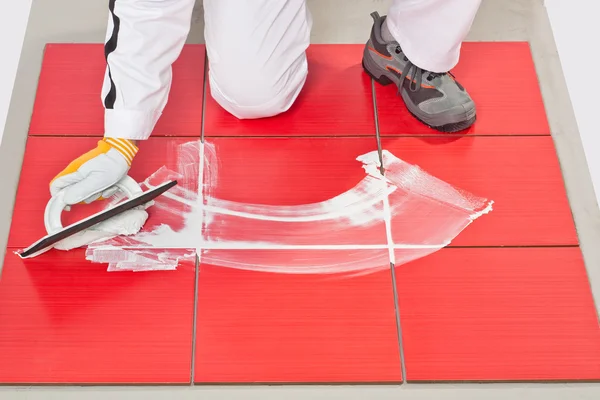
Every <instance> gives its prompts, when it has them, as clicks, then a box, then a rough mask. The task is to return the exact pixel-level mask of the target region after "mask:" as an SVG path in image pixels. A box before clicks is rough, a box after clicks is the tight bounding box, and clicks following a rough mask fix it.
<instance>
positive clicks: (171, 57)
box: [102, 0, 481, 140]
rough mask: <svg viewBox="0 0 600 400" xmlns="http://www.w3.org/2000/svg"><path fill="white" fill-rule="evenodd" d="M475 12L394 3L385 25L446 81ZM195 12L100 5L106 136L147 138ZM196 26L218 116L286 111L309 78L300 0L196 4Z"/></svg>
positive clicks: (129, 0) (413, 0) (415, 1)
mask: <svg viewBox="0 0 600 400" xmlns="http://www.w3.org/2000/svg"><path fill="white" fill-rule="evenodd" d="M480 2H481V0H393V2H392V5H391V7H390V9H389V11H388V13H387V15H388V17H387V21H388V22H387V23H388V27H389V30H390V33H391V34H392V35H393V36H394V38H395V39H396V40H397V41H398V43H399V44H400V45H401V47H402V48H403V50H404V52H405V54H406V55H407V57H408V58H409V59H410V60H411V61H412V62H413V64H415V65H417V66H419V67H421V68H423V69H426V70H429V71H433V72H445V71H448V70H450V69H452V68H453V67H454V66H455V65H456V63H457V62H458V59H459V53H460V47H461V43H462V41H463V40H464V38H465V36H466V35H467V33H468V31H469V29H470V27H471V24H472V22H473V19H474V17H475V14H476V13H477V9H478V8H479V4H480ZM194 3H195V0H109V10H110V12H109V19H108V29H107V34H106V46H105V53H106V59H107V69H106V75H105V79H104V85H103V88H102V102H103V103H104V107H105V110H106V111H105V136H107V137H120V138H128V139H137V140H143V139H147V138H148V137H149V136H150V135H151V133H152V130H153V129H154V126H155V125H156V122H157V121H158V119H159V118H160V116H161V113H162V111H163V109H164V107H165V105H166V103H167V100H168V96H169V90H170V87H171V81H172V70H171V65H172V64H173V62H174V61H175V60H176V59H177V58H178V57H179V54H180V52H181V50H182V48H183V45H184V43H185V40H186V37H187V35H188V32H189V29H190V22H191V16H192V9H193V7H194ZM365 18H369V19H370V16H369V15H365ZM204 19H205V39H206V49H207V53H208V61H209V66H210V67H209V74H208V78H209V82H210V94H211V95H212V97H213V98H214V99H215V100H216V101H217V102H218V103H219V104H220V105H221V107H223V108H224V109H225V110H227V111H228V112H229V113H231V114H233V115H234V116H236V117H237V118H240V119H242V118H263V117H269V116H273V115H277V114H279V113H281V112H284V111H286V110H287V109H289V107H290V106H291V105H292V104H293V102H294V100H295V99H296V97H297V96H298V94H299V92H300V91H301V90H302V87H303V85H304V82H305V80H306V76H307V74H308V65H307V59H306V49H307V47H308V46H309V43H310V32H311V27H312V18H311V14H310V12H309V10H308V7H307V5H306V0H204ZM369 34H370V31H366V32H365V42H366V41H367V39H368V37H369ZM358 62H360V60H357V63H358ZM198 73H202V72H201V71H198Z"/></svg>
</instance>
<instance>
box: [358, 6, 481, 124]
mask: <svg viewBox="0 0 600 400" xmlns="http://www.w3.org/2000/svg"><path fill="white" fill-rule="evenodd" d="M371 16H372V17H373V20H374V24H373V28H372V29H371V37H370V38H369V41H368V42H367V44H366V46H365V50H364V54H363V60H362V65H363V68H364V69H365V71H366V72H367V73H368V74H369V75H370V76H371V77H372V78H373V79H375V80H376V81H377V82H378V83H380V84H382V85H389V84H390V83H394V84H395V85H396V86H398V92H399V93H400V95H401V96H402V99H403V100H404V104H406V107H407V108H408V111H409V112H410V113H411V114H412V115H413V116H414V117H415V118H417V119H418V120H419V121H421V122H422V123H424V124H425V125H427V126H429V127H431V128H433V129H436V130H438V131H442V132H457V131H461V130H463V129H466V128H468V127H470V126H471V125H472V124H473V123H474V122H475V119H476V112H475V103H474V102H473V100H472V99H471V97H470V96H469V94H468V93H467V91H466V90H465V88H464V87H463V86H462V85H461V84H460V83H458V82H457V81H456V79H455V78H454V76H453V75H452V74H451V73H450V72H447V73H433V72H429V71H425V70H423V69H421V68H419V67H417V66H416V65H414V64H413V63H411V62H410V61H409V60H408V58H406V56H405V55H404V53H403V52H402V49H401V48H400V46H399V45H398V43H397V42H396V41H393V42H385V41H384V40H383V39H382V36H381V25H382V24H383V22H384V21H385V16H383V17H380V16H379V14H378V13H377V12H374V13H372V14H371Z"/></svg>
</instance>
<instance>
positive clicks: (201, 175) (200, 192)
mask: <svg viewBox="0 0 600 400" xmlns="http://www.w3.org/2000/svg"><path fill="white" fill-rule="evenodd" d="M207 75H208V54H207V52H206V47H205V48H204V80H203V82H202V85H203V86H202V110H201V112H202V122H201V124H200V157H199V160H198V163H199V165H198V202H199V204H200V207H202V205H203V204H204V197H203V195H204V121H206V114H205V111H206V87H207V84H206V82H207V79H208V78H207ZM200 215H201V218H202V215H203V213H201V214H200ZM203 224H204V222H203V221H201V222H200V230H202V225H203ZM200 234H201V235H202V232H200ZM199 251H201V249H196V271H195V281H194V312H193V315H194V316H193V318H194V320H193V324H192V368H191V370H190V385H191V386H194V377H195V375H196V339H197V338H196V332H197V326H198V286H199V281H200V258H201V257H202V254H201V253H199Z"/></svg>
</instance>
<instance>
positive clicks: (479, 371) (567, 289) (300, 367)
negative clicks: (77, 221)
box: [0, 42, 600, 384]
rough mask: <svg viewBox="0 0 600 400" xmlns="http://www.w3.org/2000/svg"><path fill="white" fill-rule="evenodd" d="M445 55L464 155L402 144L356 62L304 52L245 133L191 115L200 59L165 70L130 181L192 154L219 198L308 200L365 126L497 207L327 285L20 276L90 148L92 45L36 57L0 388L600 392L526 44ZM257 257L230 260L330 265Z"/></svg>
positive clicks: (200, 273)
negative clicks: (168, 82) (435, 385)
mask: <svg viewBox="0 0 600 400" xmlns="http://www.w3.org/2000/svg"><path fill="white" fill-rule="evenodd" d="M463 49H464V50H463V56H462V59H461V62H460V64H459V65H458V66H457V67H456V70H455V74H456V75H457V77H458V79H460V80H461V81H462V82H463V83H464V84H465V86H466V87H467V88H468V90H469V91H470V92H471V93H472V96H473V97H474V99H475V101H476V103H477V106H478V110H479V119H478V121H477V123H476V124H475V125H474V126H473V127H472V128H471V129H470V130H469V131H468V132H466V133H465V134H463V135H447V134H439V133H437V132H435V131H432V130H430V129H429V128H426V127H424V126H423V125H420V124H419V123H417V122H415V121H414V120H413V119H412V118H411V117H410V115H409V114H408V112H407V111H406V109H405V108H404V106H403V105H402V104H401V101H400V99H399V98H398V97H397V96H396V93H395V88H393V87H379V86H372V84H371V81H370V79H369V78H368V77H367V76H366V75H365V74H364V73H363V72H362V69H361V67H360V57H361V53H362V45H313V46H311V47H310V48H309V51H308V55H309V62H310V74H309V79H308V81H307V84H306V87H305V89H304V91H303V92H302V94H301V95H300V97H299V99H298V101H297V102H296V103H295V104H294V105H293V106H292V108H291V109H290V110H289V112H287V113H286V114H283V115H281V116H277V117H274V118H270V119H264V120H255V121H239V120H236V119H235V118H233V117H231V116H230V115H228V114H227V113H225V112H224V111H223V110H222V109H221V108H220V107H219V106H218V105H217V104H216V103H215V102H214V101H213V100H212V98H211V97H210V95H205V93H209V92H208V91H207V92H204V90H209V88H208V87H206V88H205V86H208V84H207V83H205V81H204V73H205V53H204V47H203V46H201V45H188V46H186V48H185V50H184V51H183V54H182V56H181V58H180V59H179V60H178V61H177V63H176V64H175V65H174V82H173V89H172V94H171V101H170V103H169V105H168V106H167V109H166V110H165V113H164V115H163V117H162V119H161V121H160V123H159V124H158V126H157V127H156V130H155V132H154V135H153V137H152V138H151V139H149V140H148V141H147V142H145V143H142V144H141V146H140V153H139V157H138V158H137V159H136V161H135V163H134V167H133V169H132V171H131V176H133V177H134V178H138V179H140V178H143V177H145V176H147V174H148V173H150V172H153V171H154V170H156V168H157V167H158V166H160V165H163V164H164V159H165V154H166V152H167V150H168V148H169V147H170V146H172V145H174V144H177V143H181V142H185V141H188V140H192V139H194V138H195V140H198V139H200V138H201V136H202V135H204V138H205V141H206V142H207V143H211V144H213V145H214V146H216V147H217V148H218V150H219V151H218V154H219V162H220V164H221V166H222V167H223V171H224V175H223V180H222V181H220V183H219V186H218V191H219V192H220V195H221V197H226V198H227V199H230V200H232V201H243V202H252V203H261V204H273V205H295V204H305V203H310V202H318V201H322V200H324V199H327V198H330V197H332V196H334V195H336V194H339V193H340V192H342V191H344V190H347V189H348V188H350V187H352V186H353V185H354V184H355V183H356V182H357V181H358V180H359V179H360V176H361V175H363V174H364V173H363V171H362V170H361V168H357V164H356V161H355V157H356V156H357V155H359V154H363V153H366V152H369V151H373V150H377V140H376V135H377V132H376V124H375V118H377V119H378V122H379V133H380V135H381V144H382V147H383V148H384V149H387V150H390V151H391V152H392V153H394V154H395V155H396V156H398V157H401V158H402V159H404V160H405V161H407V162H410V163H413V164H417V165H419V166H420V167H422V168H423V169H424V170H426V171H428V172H430V173H431V174H433V175H434V176H437V177H438V178H440V179H442V180H444V181H446V182H449V183H450V184H453V185H455V186H458V187H461V188H463V189H465V190H468V191H470V192H472V193H475V194H478V195H482V196H485V197H488V198H491V199H493V200H494V201H495V204H494V211H492V213H490V214H489V215H486V216H484V217H482V218H481V219H479V220H477V221H476V222H475V223H474V224H473V225H471V226H469V227H468V228H467V229H466V230H465V231H464V232H463V233H461V234H460V235H459V236H458V237H457V238H456V240H455V241H454V242H453V243H452V244H451V245H450V246H448V247H447V248H444V249H442V250H440V251H438V252H436V253H434V254H432V255H430V256H427V257H425V258H422V259H420V260H418V261H414V262H411V263H408V264H405V265H402V266H398V267H395V268H393V269H392V270H391V271H390V270H389V269H385V268H384V269H382V270H381V271H380V272H377V273H373V274H368V275H363V276H357V277H347V276H344V277H341V276H335V275H334V276H331V275H316V274H313V275H294V274H276V273H266V272H253V271H244V270H237V269H231V268H221V267H217V266H213V265H208V264H205V263H202V262H200V263H199V265H197V266H195V265H193V264H192V263H187V262H183V263H182V264H181V265H180V266H179V267H178V269H177V270H176V271H164V272H152V273H149V272H146V273H131V272H114V273H109V272H106V266H104V265H100V264H91V263H89V262H87V261H84V257H83V251H82V250H77V251H72V252H67V253H64V252H58V251H52V252H49V253H46V254H44V255H42V256H40V257H38V258H36V259H33V260H28V261H22V260H20V259H19V258H18V257H17V256H15V255H14V253H13V251H15V250H16V249H18V248H22V247H24V246H27V245H29V244H31V242H33V241H35V240H37V239H38V238H39V237H40V236H42V235H43V234H44V233H45V232H44V226H43V222H42V215H43V209H44V207H45V204H46V202H47V201H48V196H49V194H48V193H45V194H40V192H39V188H40V187H45V185H47V184H48V181H49V180H50V179H51V177H52V176H53V175H54V174H55V173H56V172H57V171H58V170H59V169H60V168H61V167H62V166H64V165H65V164H66V163H67V162H68V161H70V160H71V159H72V158H74V157H75V156H77V155H79V154H81V153H82V152H83V151H85V150H87V149H89V148H90V147H92V146H94V144H95V142H96V141H97V140H98V137H100V136H101V135H102V132H103V127H102V124H103V122H102V104H101V102H100V95H99V90H100V88H101V83H102V77H103V68H104V66H103V60H102V54H103V49H102V46H101V45H98V44H91V45H83V44H53V45H48V46H47V47H46V52H45V56H44V62H43V66H42V72H41V75H40V80H39V86H38V92H37V98H36V102H35V107H34V112H33V115H32V120H31V125H30V135H29V138H28V141H27V149H26V153H25V158H24V162H23V167H22V172H21V180H20V182H21V183H20V186H19V189H18V193H17V201H16V206H15V210H14V216H13V222H12V227H11V233H10V238H9V243H8V246H9V249H8V251H7V255H6V257H5V260H4V269H3V275H2V277H1V278H0V361H1V362H0V383H5V384H12V383H20V384H36V383H37V384H39V383H41V384H57V383H75V384H107V383H108V384H135V383H147V384H190V383H191V382H195V383H254V382H264V383H269V382H278V383H313V382H331V383H348V382H356V383H384V382H404V381H427V382H435V381H520V380H527V381H566V380H600V328H599V325H598V317H597V314H596V310H595V306H594V300H593V298H592V294H591V291H590V287H589V282H588V278H587V275H586V270H585V266H584V263H583V259H582V256H581V252H580V249H579V247H578V240H577V233H576V230H575V226H574V223H573V220H572V217H571V212H570V208H569V203H568V200H567V197H566V194H565V189H564V185H563V181H562V176H561V171H560V167H559V163H558V160H557V157H556V154H555V150H554V145H553V141H552V137H551V136H550V130H549V126H548V122H547V119H546V116H545V111H544V105H543V103H542V98H541V94H540V91H539V88H538V85H537V79H536V73H535V69H534V65H533V61H532V58H531V54H530V51H529V46H528V44H527V43H501V42H494V43H466V44H465V45H464V48H463ZM507 53H510V57H506V54H507ZM325 55H327V57H325ZM507 60H509V61H508V62H507ZM484 76H485V77H486V79H485V80H483V79H480V78H481V77H484ZM372 90H375V96H373V93H372ZM373 98H374V99H375V101H376V104H375V105H374V104H373ZM203 105H204V108H203ZM203 109H204V110H205V112H204V115H202V110H203ZM244 160H261V161H260V162H252V163H244ZM315 176H318V179H317V180H315ZM394 229H403V227H401V226H396V225H394V222H393V221H392V230H394ZM384 233H385V232H377V231H376V230H374V231H373V232H369V233H368V235H366V236H365V235H363V237H362V239H360V238H357V243H359V242H358V240H362V242H360V243H371V242H377V241H378V240H379V235H382V237H384V236H385V235H384ZM199 234H200V232H199ZM342 236H343V235H342ZM231 251H241V250H231ZM270 251H271V252H274V253H272V254H269V255H265V254H258V253H260V252H263V253H264V252H268V251H267V250H251V251H250V250H246V251H244V252H243V253H240V254H241V255H242V256H243V257H247V258H248V259H252V258H253V257H263V256H267V257H277V258H278V259H281V260H286V259H289V258H290V257H303V256H306V257H310V256H312V257H314V259H319V257H321V259H331V258H340V259H342V258H343V257H345V256H346V254H344V253H343V252H340V251H329V252H328V251H324V252H323V254H316V255H315V254H314V253H313V254H312V255H308V254H305V255H302V254H299V252H298V251H297V250H294V251H289V250H277V251H275V250H270ZM305 251H306V252H309V251H314V250H305ZM358 251H360V250H358ZM382 252H384V253H385V254H383V253H382V254H381V256H382V260H385V259H387V250H382ZM300 253H301V252H300ZM385 265H386V263H385V262H384V261H382V266H384V267H385ZM398 317H399V318H398ZM194 327H195V329H196V330H195V332H194ZM399 327H401V335H399V329H398V328H399ZM400 339H401V340H400Z"/></svg>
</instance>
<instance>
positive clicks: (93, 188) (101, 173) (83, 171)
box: [50, 138, 138, 205]
mask: <svg viewBox="0 0 600 400" xmlns="http://www.w3.org/2000/svg"><path fill="white" fill-rule="evenodd" d="M137 152H138V148H137V146H136V145H135V144H134V143H133V142H132V141H130V140H127V139H114V138H104V139H102V140H100V141H99V142H98V146H97V147H96V148H95V149H93V150H91V151H88V152H87V153H85V154H83V155H82V156H80V157H78V158H77V159H75V160H74V161H73V162H71V163H70V164H69V165H67V167H66V168H65V169H64V170H62V171H61V172H60V173H59V174H58V175H56V176H55V177H54V179H52V181H51V182H50V194H51V195H52V196H53V197H54V196H56V194H57V193H58V192H60V191H63V192H64V201H65V203H66V204H67V205H73V204H78V203H81V202H84V203H91V202H92V201H95V200H98V199H101V198H104V199H106V198H108V197H110V196H112V195H113V194H114V193H115V190H116V189H115V188H114V185H115V184H116V183H117V182H118V181H120V180H121V179H122V178H123V177H125V175H127V172H128V171H129V168H130V167H131V163H132V161H133V158H134V157H135V155H136V154H137Z"/></svg>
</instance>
